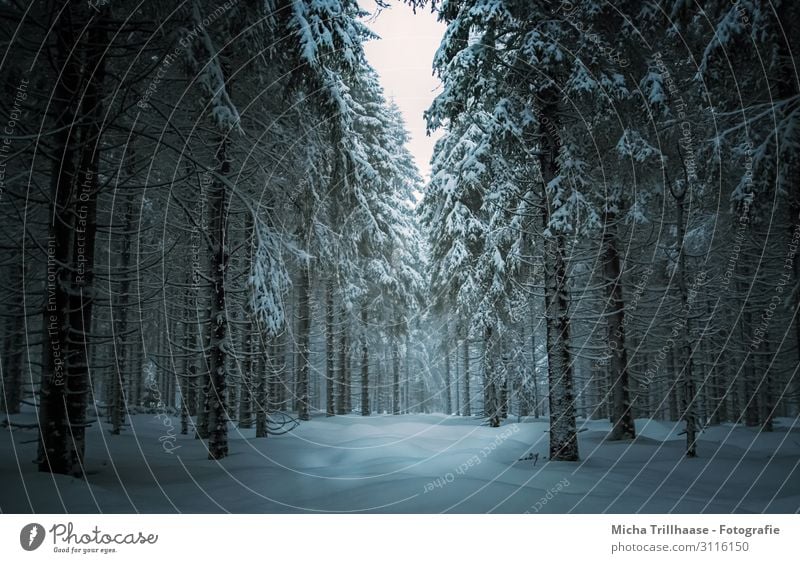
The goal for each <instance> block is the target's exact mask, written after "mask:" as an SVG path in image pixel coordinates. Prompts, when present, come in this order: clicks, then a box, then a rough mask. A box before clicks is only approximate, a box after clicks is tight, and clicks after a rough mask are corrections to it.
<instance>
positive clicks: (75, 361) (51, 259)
mask: <svg viewBox="0 0 800 563" xmlns="http://www.w3.org/2000/svg"><path fill="white" fill-rule="evenodd" d="M88 10H89V8H88V7H84V6H74V3H73V2H69V1H61V2H56V4H55V6H54V14H57V21H56V22H55V24H54V26H55V31H54V35H55V45H54V46H53V51H54V52H53V60H54V61H55V64H56V65H57V68H58V69H59V71H60V74H59V77H58V80H57V81H56V84H55V86H54V96H53V110H54V111H53V113H54V115H55V116H56V122H55V128H54V129H55V133H54V135H53V141H54V144H55V147H56V150H54V155H55V159H54V161H53V169H52V172H51V184H50V195H51V202H52V203H51V205H52V207H51V209H50V214H49V217H50V218H51V223H50V224H49V240H48V247H47V250H48V257H47V258H48V262H47V267H48V282H47V284H46V292H45V311H44V327H45V333H44V346H45V348H46V352H45V365H44V366H43V370H42V382H41V389H40V394H41V395H40V401H39V429H40V441H39V456H38V460H37V461H38V465H39V470H40V471H49V472H51V473H61V474H68V475H82V474H83V472H84V469H83V456H84V450H85V434H86V426H87V421H86V408H87V405H88V391H89V377H88V369H89V366H88V353H87V351H88V348H89V342H88V339H89V333H90V327H91V321H92V299H93V295H92V291H93V290H92V285H93V283H92V282H93V272H92V270H93V265H94V243H95V233H96V221H95V215H96V203H97V192H98V189H99V187H100V186H99V182H98V165H99V160H100V135H101V129H100V122H101V119H102V115H103V106H102V84H103V79H104V56H103V55H104V52H105V48H106V45H107V39H106V31H105V29H106V28H105V27H104V25H103V22H101V21H98V18H99V17H101V16H95V15H90V14H89V13H88ZM81 19H83V20H85V21H79V20H81ZM84 26H86V29H85V30H84V32H85V33H86V34H87V37H86V40H85V43H84V42H83V41H82V40H81V37H80V33H81V31H82V28H84ZM78 100H81V102H80V105H79V102H78ZM76 158H77V159H78V166H77V170H76V165H75V163H76Z"/></svg>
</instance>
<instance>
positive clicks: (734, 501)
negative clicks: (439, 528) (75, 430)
mask: <svg viewBox="0 0 800 563" xmlns="http://www.w3.org/2000/svg"><path fill="white" fill-rule="evenodd" d="M132 419H133V427H132V428H126V430H125V431H124V432H123V434H122V435H121V436H111V435H110V434H109V433H107V432H101V431H100V430H99V428H98V426H97V425H96V424H95V425H94V426H93V427H92V428H90V429H89V431H88V436H87V442H88V446H87V473H88V478H87V480H86V481H83V480H78V479H74V478H71V477H64V476H52V475H49V474H45V473H38V472H37V471H36V466H35V465H34V464H33V463H31V460H33V459H34V457H35V455H36V443H35V437H36V431H35V429H27V428H14V429H13V432H9V430H8V429H2V438H0V454H1V455H0V459H1V460H2V462H0V479H2V482H3V487H2V489H0V509H2V511H3V512H30V511H35V512H55V513H60V512H99V511H101V512H116V513H119V512H145V513H158V512H191V513H205V512H237V513H282V512H365V511H369V512H390V513H438V512H468V513H483V512H502V513H521V512H526V511H527V512H536V511H539V512H553V513H564V512H579V513H597V512H612V513H620V512H645V513H662V512H678V513H686V512H689V513H693V512H711V513H714V512H717V513H726V512H762V511H765V512H786V511H791V512H794V511H796V510H797V509H798V503H799V501H800V479H798V471H797V468H798V463H800V422H798V420H797V419H794V420H792V419H777V420H776V431H775V432H772V433H758V432H757V431H755V430H753V429H751V428H746V427H743V426H739V425H730V424H728V425H720V426H715V427H711V428H709V429H708V430H706V431H705V432H703V433H702V434H701V435H700V442H699V446H698V450H699V453H700V457H698V458H696V459H686V458H685V457H683V455H682V454H683V451H684V446H685V443H684V441H685V438H684V436H682V435H680V429H681V427H682V423H672V422H663V421H652V420H637V421H636V424H637V429H638V431H639V436H638V438H637V439H636V440H634V441H632V442H607V441H605V440H604V437H605V436H606V435H607V433H608V431H609V430H610V425H609V424H608V422H606V421H583V420H580V421H579V428H580V432H579V442H580V449H581V456H582V460H581V461H580V462H575V463H563V462H555V463H551V462H548V461H547V459H546V456H547V449H548V435H547V427H548V424H547V421H546V420H545V419H538V420H535V419H525V420H522V421H521V422H519V423H518V422H516V420H517V419H516V418H509V419H508V420H507V421H504V422H503V426H501V428H499V429H497V428H495V429H493V428H489V427H487V426H483V425H481V420H480V419H477V418H467V417H448V416H445V415H434V414H430V415H402V416H391V415H389V416H373V417H361V416H356V415H354V416H337V417H333V418H324V417H316V418H313V419H312V420H311V421H309V422H306V423H303V424H301V425H300V426H299V427H298V428H297V429H296V430H295V431H294V432H292V433H289V434H285V435H282V436H270V437H269V438H266V439H255V438H254V430H242V431H238V430H234V429H232V430H231V433H230V450H231V455H230V457H228V458H226V459H224V460H221V461H219V462H216V461H208V460H207V459H206V457H207V452H206V450H205V447H204V445H203V444H202V443H201V442H200V441H199V440H195V439H193V438H192V437H191V435H189V436H181V435H178V436H174V434H175V433H177V429H179V428H180V422H179V420H178V419H169V418H167V417H166V416H164V415H163V413H160V414H159V415H151V414H139V415H134V416H133V417H132ZM13 420H14V421H16V422H17V423H30V422H33V420H34V417H33V413H27V414H23V415H16V416H15V417H14V418H13ZM103 426H106V425H103ZM165 435H170V436H172V438H174V442H172V441H171V444H172V447H171V450H172V453H170V452H169V449H165V448H164V447H163V443H164V439H163V438H164V436H165ZM12 437H13V443H12V440H11V438H12ZM530 454H539V458H538V462H537V463H536V465H535V466H534V462H533V461H532V460H531V459H527V460H525V461H519V460H520V459H521V458H524V457H527V456H529V455H530ZM23 480H24V485H23V483H22V481H23ZM559 483H561V487H560V488H559V487H558V486H557V485H558V484H559ZM556 489H558V492H557V494H553V493H552V492H550V496H551V497H552V498H548V500H547V502H546V503H541V502H540V501H541V499H542V498H544V497H545V495H547V494H548V492H549V491H554V490H556ZM537 503H539V504H537Z"/></svg>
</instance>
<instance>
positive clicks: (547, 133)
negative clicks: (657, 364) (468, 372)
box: [539, 91, 578, 461]
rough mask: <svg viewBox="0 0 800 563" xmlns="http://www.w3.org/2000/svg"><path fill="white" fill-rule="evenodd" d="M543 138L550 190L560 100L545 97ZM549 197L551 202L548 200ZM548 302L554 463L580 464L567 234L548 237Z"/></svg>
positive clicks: (547, 207)
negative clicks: (577, 461)
mask: <svg viewBox="0 0 800 563" xmlns="http://www.w3.org/2000/svg"><path fill="white" fill-rule="evenodd" d="M544 98H545V103H544V105H543V108H542V120H541V124H540V127H539V129H540V130H539V133H540V135H541V137H542V140H543V141H542V152H541V155H540V156H539V166H540V169H541V172H542V180H543V184H544V185H545V186H546V185H548V184H549V183H550V182H552V181H553V180H554V179H555V178H556V177H557V176H558V174H559V165H558V155H559V153H560V149H561V139H560V138H559V136H558V130H559V118H558V113H559V112H558V101H557V100H558V94H557V93H556V92H553V91H551V92H547V93H545V94H544ZM545 197H546V196H545ZM544 203H545V205H544V208H545V210H546V212H545V216H544V226H545V228H549V226H550V225H549V222H550V216H551V214H552V212H553V211H554V210H553V209H551V207H552V206H553V203H552V202H550V201H544ZM544 246H545V248H544V258H545V300H546V319H547V360H548V361H547V377H548V383H549V386H550V397H549V398H550V459H551V460H552V461H576V460H577V459H578V437H577V425H576V421H575V398H574V396H573V391H572V386H573V374H572V370H573V367H572V357H571V353H570V350H569V345H570V322H569V298H568V290H569V288H568V287H567V266H566V261H565V258H564V256H565V254H566V252H565V250H566V248H565V247H566V243H565V240H564V235H563V234H562V233H558V232H554V233H551V234H550V235H549V236H547V237H545V244H544Z"/></svg>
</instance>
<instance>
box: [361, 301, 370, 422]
mask: <svg viewBox="0 0 800 563" xmlns="http://www.w3.org/2000/svg"><path fill="white" fill-rule="evenodd" d="M367 320H368V319H367V307H366V306H365V305H362V307H361V329H362V336H361V415H362V416H369V414H370V411H369V347H368V345H367Z"/></svg>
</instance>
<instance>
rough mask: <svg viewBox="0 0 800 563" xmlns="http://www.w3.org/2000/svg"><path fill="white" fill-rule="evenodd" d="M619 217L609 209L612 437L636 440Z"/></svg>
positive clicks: (607, 257) (607, 261) (607, 251)
mask: <svg viewBox="0 0 800 563" xmlns="http://www.w3.org/2000/svg"><path fill="white" fill-rule="evenodd" d="M616 221H617V219H616V217H615V216H614V214H613V213H610V212H607V213H606V217H605V227H606V228H605V233H604V235H603V239H604V240H603V243H604V246H605V262H604V270H605V280H604V281H605V288H606V300H607V307H608V308H607V311H608V316H607V321H608V322H607V325H608V346H609V349H610V351H611V358H610V359H609V368H610V374H609V375H610V380H611V396H612V399H613V400H612V404H611V409H612V412H611V421H612V428H611V434H610V435H609V437H608V438H609V440H633V439H634V438H636V427H635V424H634V421H633V413H632V405H631V396H630V378H629V376H628V352H627V349H626V347H625V301H624V299H623V296H622V268H621V265H620V258H619V252H618V251H617V236H616V235H617V226H616Z"/></svg>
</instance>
